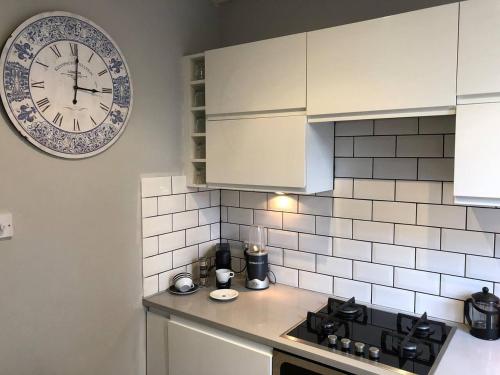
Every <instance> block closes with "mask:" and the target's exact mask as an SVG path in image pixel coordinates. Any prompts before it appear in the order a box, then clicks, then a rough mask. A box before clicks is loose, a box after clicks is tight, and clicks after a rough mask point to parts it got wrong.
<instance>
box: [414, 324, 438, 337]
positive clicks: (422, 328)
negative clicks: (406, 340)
mask: <svg viewBox="0 0 500 375" xmlns="http://www.w3.org/2000/svg"><path fill="white" fill-rule="evenodd" d="M411 329H412V327H408V331H411ZM433 333H434V330H431V325H430V324H429V322H428V321H423V322H420V323H418V324H417V326H416V327H415V336H416V337H422V338H423V337H428V336H431V335H432V334H433Z"/></svg>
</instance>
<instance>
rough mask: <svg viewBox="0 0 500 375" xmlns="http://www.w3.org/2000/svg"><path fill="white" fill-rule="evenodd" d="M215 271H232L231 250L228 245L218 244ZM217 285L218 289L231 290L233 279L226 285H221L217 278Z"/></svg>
mask: <svg viewBox="0 0 500 375" xmlns="http://www.w3.org/2000/svg"><path fill="white" fill-rule="evenodd" d="M215 269H216V270H218V269H228V270H230V269H231V250H230V246H229V244H228V243H218V244H217V245H216V246H215ZM215 284H216V287H217V288H218V289H221V288H230V287H231V279H229V280H228V281H227V282H226V283H221V282H219V281H218V280H217V278H216V279H215Z"/></svg>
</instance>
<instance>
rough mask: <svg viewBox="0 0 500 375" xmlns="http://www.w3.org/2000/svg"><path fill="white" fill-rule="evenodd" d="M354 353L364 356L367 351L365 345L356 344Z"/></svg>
mask: <svg viewBox="0 0 500 375" xmlns="http://www.w3.org/2000/svg"><path fill="white" fill-rule="evenodd" d="M354 351H355V352H356V354H359V355H363V353H364V351H365V344H364V343H362V342H355V343H354Z"/></svg>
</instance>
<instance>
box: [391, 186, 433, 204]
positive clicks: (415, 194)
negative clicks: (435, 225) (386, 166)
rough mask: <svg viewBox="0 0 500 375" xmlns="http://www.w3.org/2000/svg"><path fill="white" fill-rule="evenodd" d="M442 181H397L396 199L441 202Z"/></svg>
mask: <svg viewBox="0 0 500 375" xmlns="http://www.w3.org/2000/svg"><path fill="white" fill-rule="evenodd" d="M441 190H442V184H441V182H430V181H429V182H428V181H396V200H397V201H403V202H419V203H437V204H439V203H441Z"/></svg>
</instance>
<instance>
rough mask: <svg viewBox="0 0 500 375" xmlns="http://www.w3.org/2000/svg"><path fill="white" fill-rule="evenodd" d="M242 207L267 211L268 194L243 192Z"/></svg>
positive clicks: (241, 193) (241, 197)
mask: <svg viewBox="0 0 500 375" xmlns="http://www.w3.org/2000/svg"><path fill="white" fill-rule="evenodd" d="M240 207H243V208H255V209H259V210H265V209H267V194H266V193H255V192H251V191H241V192H240Z"/></svg>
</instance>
